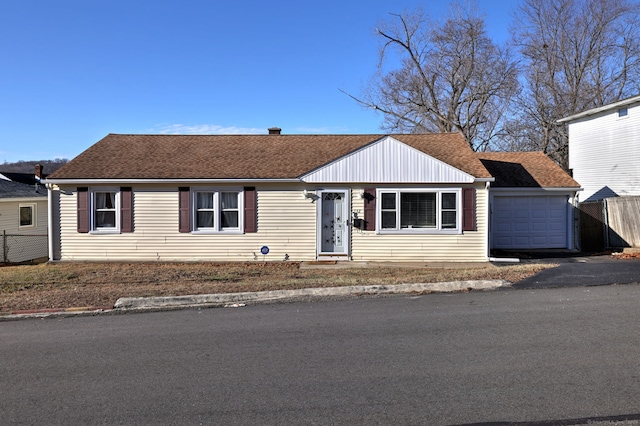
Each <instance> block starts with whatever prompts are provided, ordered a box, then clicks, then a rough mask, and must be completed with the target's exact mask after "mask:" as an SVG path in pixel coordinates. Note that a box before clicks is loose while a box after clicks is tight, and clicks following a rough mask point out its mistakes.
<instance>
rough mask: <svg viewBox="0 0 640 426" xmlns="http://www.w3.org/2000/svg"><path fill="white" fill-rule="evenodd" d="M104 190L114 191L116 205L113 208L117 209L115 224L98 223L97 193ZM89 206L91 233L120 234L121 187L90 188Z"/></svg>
mask: <svg viewBox="0 0 640 426" xmlns="http://www.w3.org/2000/svg"><path fill="white" fill-rule="evenodd" d="M104 192H113V193H114V201H115V205H114V208H113V209H109V210H114V211H115V226H108V227H106V226H102V227H98V226H97V225H96V213H97V208H96V194H98V193H104ZM89 208H90V222H91V223H90V228H89V229H90V231H89V232H90V233H92V234H119V233H120V188H115V187H104V188H90V189H89Z"/></svg>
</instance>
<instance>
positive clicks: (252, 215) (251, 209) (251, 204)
mask: <svg viewBox="0 0 640 426" xmlns="http://www.w3.org/2000/svg"><path fill="white" fill-rule="evenodd" d="M256 207H257V199H256V188H255V187H253V186H247V187H245V188H244V232H247V233H248V232H258V214H257V213H258V211H257V208H256Z"/></svg>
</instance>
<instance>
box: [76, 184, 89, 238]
mask: <svg viewBox="0 0 640 426" xmlns="http://www.w3.org/2000/svg"><path fill="white" fill-rule="evenodd" d="M77 204H78V207H77V210H78V232H81V233H88V232H89V188H78V191H77Z"/></svg>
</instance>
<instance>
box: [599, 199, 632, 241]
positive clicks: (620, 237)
mask: <svg viewBox="0 0 640 426" xmlns="http://www.w3.org/2000/svg"><path fill="white" fill-rule="evenodd" d="M606 205H607V208H606V211H607V225H608V234H607V237H608V246H609V247H640V197H616V198H607V199H606Z"/></svg>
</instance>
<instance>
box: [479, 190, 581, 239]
mask: <svg viewBox="0 0 640 426" xmlns="http://www.w3.org/2000/svg"><path fill="white" fill-rule="evenodd" d="M567 208H568V205H567V197H565V196H545V197H515V196H496V197H494V199H493V208H492V224H491V225H492V227H491V235H492V247H493V248H497V249H543V248H566V247H567Z"/></svg>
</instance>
